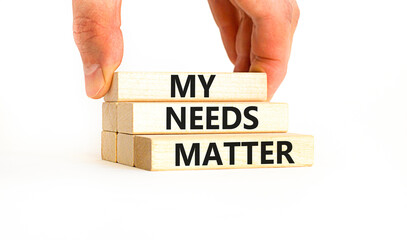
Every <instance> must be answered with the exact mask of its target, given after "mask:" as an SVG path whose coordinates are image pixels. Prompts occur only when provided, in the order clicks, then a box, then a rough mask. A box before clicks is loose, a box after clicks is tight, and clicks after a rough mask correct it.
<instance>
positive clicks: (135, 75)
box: [104, 72, 267, 102]
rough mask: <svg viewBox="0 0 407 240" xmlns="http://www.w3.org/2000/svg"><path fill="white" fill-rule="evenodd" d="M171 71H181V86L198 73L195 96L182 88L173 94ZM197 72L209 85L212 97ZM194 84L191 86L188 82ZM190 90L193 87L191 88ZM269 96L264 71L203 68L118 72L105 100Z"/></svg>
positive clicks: (193, 99)
mask: <svg viewBox="0 0 407 240" xmlns="http://www.w3.org/2000/svg"><path fill="white" fill-rule="evenodd" d="M171 75H178V76H179V81H180V84H181V86H182V87H184V86H185V83H186V82H187V79H188V76H191V75H195V80H194V83H195V96H194V97H191V95H190V91H188V92H187V94H186V96H185V97H181V96H180V94H179V92H177V94H176V95H175V96H174V97H171ZM198 75H203V77H204V78H205V79H206V81H208V80H209V79H210V76H211V75H215V77H214V80H213V82H212V84H211V85H210V88H209V89H210V91H209V97H205V96H204V88H203V86H202V84H201V81H200V79H199V76H198ZM189 87H191V86H189ZM189 90H191V88H189ZM266 99H267V76H266V74H265V73H247V72H246V73H202V72H178V73H177V72H116V73H115V74H114V77H113V82H112V85H111V88H110V90H109V92H108V93H107V94H106V96H105V98H104V100H105V101H107V102H115V101H119V102H121V101H127V102H129V101H149V102H151V101H188V102H191V101H200V102H201V101H265V100H266Z"/></svg>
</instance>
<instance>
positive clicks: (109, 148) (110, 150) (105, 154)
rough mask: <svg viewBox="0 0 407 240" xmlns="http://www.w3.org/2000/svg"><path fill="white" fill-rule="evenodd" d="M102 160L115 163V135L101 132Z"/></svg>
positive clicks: (114, 133)
mask: <svg viewBox="0 0 407 240" xmlns="http://www.w3.org/2000/svg"><path fill="white" fill-rule="evenodd" d="M101 150H102V151H101V152H102V159H103V160H106V161H110V162H117V154H116V153H117V133H116V132H108V131H103V132H102V148H101Z"/></svg>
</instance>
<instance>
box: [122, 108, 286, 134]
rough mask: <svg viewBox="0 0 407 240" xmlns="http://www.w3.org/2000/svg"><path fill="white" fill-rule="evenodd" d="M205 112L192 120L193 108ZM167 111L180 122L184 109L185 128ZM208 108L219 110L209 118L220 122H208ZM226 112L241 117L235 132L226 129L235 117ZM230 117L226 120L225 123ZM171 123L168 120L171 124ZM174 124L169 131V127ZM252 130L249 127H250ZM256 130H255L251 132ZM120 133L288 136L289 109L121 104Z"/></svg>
mask: <svg viewBox="0 0 407 240" xmlns="http://www.w3.org/2000/svg"><path fill="white" fill-rule="evenodd" d="M197 107H198V108H200V107H201V108H202V111H196V112H195V115H196V116H200V117H202V120H196V118H194V119H195V120H194V121H193V120H191V119H192V118H191V115H192V114H191V110H192V108H197ZM168 108H170V109H172V110H173V111H174V113H175V114H176V115H177V117H178V118H180V119H181V115H182V114H181V112H182V108H185V114H184V116H185V122H186V124H185V127H182V129H181V127H180V126H179V125H178V124H177V123H176V121H175V120H174V119H175V118H174V117H173V115H171V117H170V118H168V117H167V115H168V111H169V110H168ZM209 108H217V109H218V110H217V111H212V112H211V113H210V114H211V115H212V116H216V117H217V118H218V119H214V120H209V121H208V119H207V116H208V114H209V110H208V109H209ZM226 108H235V109H237V111H239V112H240V114H241V122H240V124H239V125H237V126H236V127H235V128H231V129H226V127H224V124H223V120H227V122H228V123H229V124H233V123H234V121H235V120H236V115H237V114H235V113H233V112H226V114H224V112H223V110H225V109H226ZM248 108H250V109H254V108H256V110H251V111H250V114H251V115H253V116H254V117H255V118H256V120H257V121H258V124H257V126H256V127H255V125H254V122H253V119H250V118H248V117H247V116H245V114H244V111H245V110H247V109H248ZM226 116H227V119H226ZM168 119H169V120H168ZM169 122H170V123H171V126H170V128H168V126H167V124H168V123H169ZM191 123H194V124H195V125H200V126H202V129H192V128H194V127H193V126H192V125H191ZM208 123H210V125H212V126H218V129H213V128H212V129H209V128H210V127H209V126H208ZM247 126H249V127H247ZM250 126H251V127H253V129H251V128H250ZM117 129H118V132H121V133H128V134H180V133H181V134H191V133H245V132H287V129H288V105H287V104H285V103H268V102H247V103H237V102H234V103H225V102H217V103H215V102H213V103H134V102H133V103H119V104H118V108H117Z"/></svg>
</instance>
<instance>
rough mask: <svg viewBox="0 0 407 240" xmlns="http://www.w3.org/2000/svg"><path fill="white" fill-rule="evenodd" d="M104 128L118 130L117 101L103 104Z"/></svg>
mask: <svg viewBox="0 0 407 240" xmlns="http://www.w3.org/2000/svg"><path fill="white" fill-rule="evenodd" d="M102 128H103V130H105V131H111V132H117V103H115V102H104V103H103V104H102Z"/></svg>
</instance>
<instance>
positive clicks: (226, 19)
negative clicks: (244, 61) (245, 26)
mask: <svg viewBox="0 0 407 240" xmlns="http://www.w3.org/2000/svg"><path fill="white" fill-rule="evenodd" d="M208 3H209V7H210V8H211V11H212V15H213V18H214V19H215V22H216V24H217V25H218V27H219V31H220V34H221V37H222V42H223V46H224V47H225V50H226V53H227V54H228V57H229V59H230V61H231V62H232V63H233V64H235V61H236V57H237V54H236V44H235V43H236V34H237V29H238V27H239V14H238V12H237V10H236V8H235V7H234V6H233V5H232V4H231V3H230V1H229V0H208Z"/></svg>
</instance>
